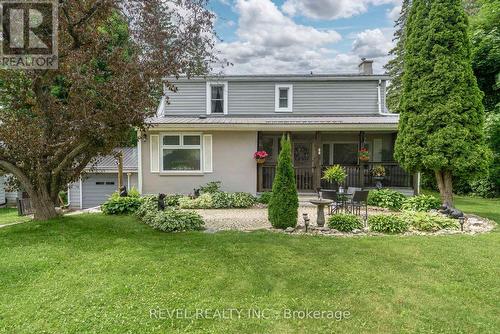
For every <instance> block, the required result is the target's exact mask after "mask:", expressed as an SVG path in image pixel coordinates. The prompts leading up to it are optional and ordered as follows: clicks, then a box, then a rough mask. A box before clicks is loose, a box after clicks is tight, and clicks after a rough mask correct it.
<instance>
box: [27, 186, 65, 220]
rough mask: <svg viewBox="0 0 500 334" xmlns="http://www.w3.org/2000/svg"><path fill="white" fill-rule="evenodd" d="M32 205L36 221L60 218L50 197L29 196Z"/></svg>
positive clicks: (40, 195)
mask: <svg viewBox="0 0 500 334" xmlns="http://www.w3.org/2000/svg"><path fill="white" fill-rule="evenodd" d="M29 196H30V200H31V205H32V206H33V209H35V220H49V219H53V218H57V217H58V213H57V211H56V208H55V205H54V202H53V201H52V199H51V198H50V196H48V195H43V194H39V193H36V194H29Z"/></svg>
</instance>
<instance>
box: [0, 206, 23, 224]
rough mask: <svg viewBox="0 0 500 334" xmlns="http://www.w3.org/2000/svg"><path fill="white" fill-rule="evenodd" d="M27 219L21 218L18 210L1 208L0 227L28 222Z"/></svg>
mask: <svg viewBox="0 0 500 334" xmlns="http://www.w3.org/2000/svg"><path fill="white" fill-rule="evenodd" d="M28 220H29V218H27V217H19V215H18V214H17V209H11V208H1V209H0V225H6V224H13V223H18V222H24V221H28Z"/></svg>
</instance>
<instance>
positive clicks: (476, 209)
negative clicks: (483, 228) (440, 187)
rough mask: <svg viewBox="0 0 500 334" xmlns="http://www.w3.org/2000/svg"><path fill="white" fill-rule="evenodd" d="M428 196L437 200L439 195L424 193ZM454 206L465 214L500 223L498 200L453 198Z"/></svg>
mask: <svg viewBox="0 0 500 334" xmlns="http://www.w3.org/2000/svg"><path fill="white" fill-rule="evenodd" d="M425 193H426V194H428V195H434V196H436V197H438V198H439V193H437V192H431V191H426V192H425ZM454 199H455V206H456V207H457V208H458V209H460V210H462V211H464V212H466V213H473V214H476V215H478V216H481V217H485V218H489V219H491V220H494V221H496V222H497V223H500V198H491V199H489V198H480V197H471V196H457V195H455V196H454Z"/></svg>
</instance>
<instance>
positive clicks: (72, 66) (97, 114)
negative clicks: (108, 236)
mask: <svg viewBox="0 0 500 334" xmlns="http://www.w3.org/2000/svg"><path fill="white" fill-rule="evenodd" d="M59 3H60V8H59V31H58V39H59V67H58V69H57V70H26V71H20V70H16V71H14V70H9V69H0V111H1V112H0V123H1V126H0V141H1V143H2V144H1V145H0V168H2V169H4V170H5V171H7V172H8V173H11V174H13V175H15V177H16V178H17V179H18V180H19V182H20V184H21V185H22V187H23V189H24V190H25V191H26V192H27V193H28V194H29V196H30V198H31V201H32V204H33V206H34V208H35V218H36V219H42V220H45V219H49V218H52V217H55V216H56V215H57V214H56V211H55V208H54V204H55V203H56V201H57V195H58V193H59V191H60V190H62V189H65V188H66V186H67V184H68V183H70V182H73V181H75V180H77V179H78V177H79V175H80V173H81V172H82V170H83V169H84V168H85V167H86V166H87V165H88V164H89V163H91V162H92V161H93V160H95V157H97V156H99V155H105V154H109V153H110V152H111V151H112V150H113V148H115V146H116V145H118V144H120V143H121V142H122V141H123V140H124V139H125V138H126V137H127V135H128V134H129V131H130V129H131V127H136V128H143V127H144V126H145V120H146V119H147V117H149V116H151V115H153V113H154V111H155V109H156V107H157V103H158V101H159V97H160V95H161V94H162V93H163V80H164V79H165V78H166V77H169V76H179V75H181V74H188V75H190V74H197V73H199V72H203V71H206V68H207V67H208V66H209V65H210V64H211V62H212V61H213V60H214V57H213V56H212V49H213V20H214V17H213V14H212V13H211V12H209V11H208V10H207V9H206V0H179V1H178V0H171V1H168V0H149V1H142V0H126V1H125V0H67V1H64V0H61V1H59ZM167 86H168V87H169V88H170V89H175V87H174V86H173V85H172V84H171V83H167Z"/></svg>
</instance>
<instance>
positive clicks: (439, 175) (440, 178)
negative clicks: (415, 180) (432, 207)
mask: <svg viewBox="0 0 500 334" xmlns="http://www.w3.org/2000/svg"><path fill="white" fill-rule="evenodd" d="M435 174H436V181H437V185H438V188H439V194H440V195H441V202H442V203H443V205H445V206H448V207H450V208H453V207H454V206H453V182H452V181H453V178H452V175H451V172H450V171H440V170H437V171H435Z"/></svg>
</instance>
